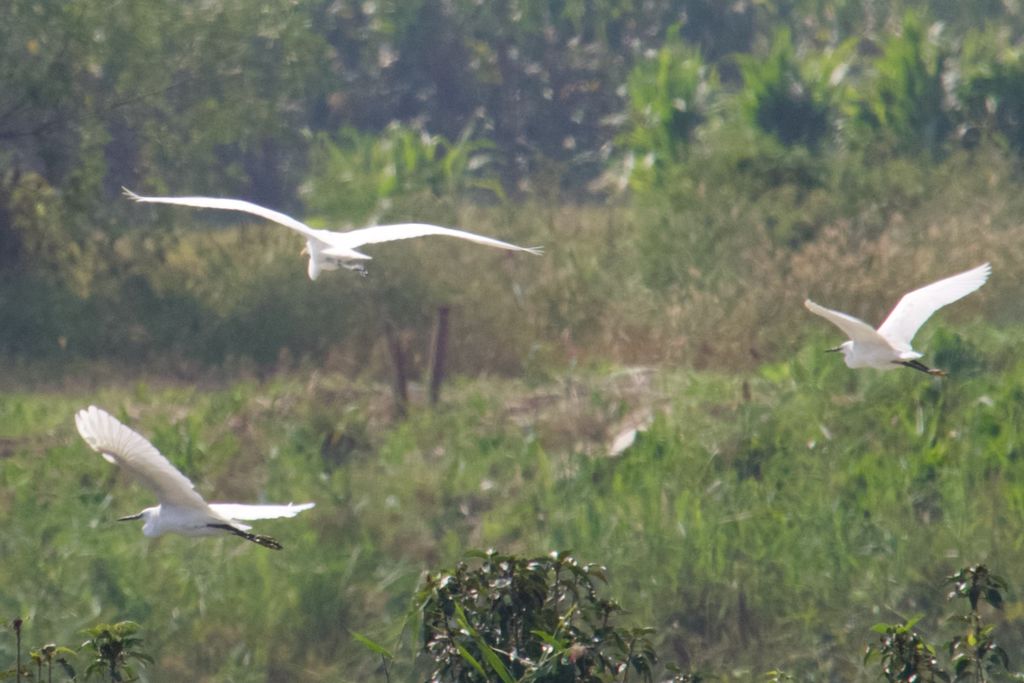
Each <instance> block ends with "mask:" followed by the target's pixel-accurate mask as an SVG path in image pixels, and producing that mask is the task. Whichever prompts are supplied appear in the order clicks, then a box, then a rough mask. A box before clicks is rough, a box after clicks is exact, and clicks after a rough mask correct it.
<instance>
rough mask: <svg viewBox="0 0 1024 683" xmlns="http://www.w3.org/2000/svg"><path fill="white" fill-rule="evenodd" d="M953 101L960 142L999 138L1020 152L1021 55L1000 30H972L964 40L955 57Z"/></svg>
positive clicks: (1023, 114) (1023, 126) (1023, 106)
mask: <svg viewBox="0 0 1024 683" xmlns="http://www.w3.org/2000/svg"><path fill="white" fill-rule="evenodd" d="M959 72H960V73H959V80H958V85H957V90H956V94H957V98H958V100H959V102H960V105H961V108H962V111H961V112H960V114H961V119H962V120H961V126H962V134H961V137H962V140H963V141H964V143H965V144H977V139H976V138H980V137H988V136H1001V137H1002V138H1004V139H1005V140H1006V142H1007V143H1008V144H1009V146H1010V147H1011V148H1012V149H1013V150H1014V151H1015V152H1016V153H1017V154H1018V155H1020V154H1021V153H1022V152H1024V123H1022V122H1024V95H1022V93H1024V52H1022V50H1021V49H1020V48H1019V47H1017V46H1015V45H1013V44H1011V43H1010V40H1009V37H1008V36H1007V34H1006V31H1005V30H1004V29H1003V28H1002V27H999V28H988V29H986V30H975V31H972V32H970V33H968V34H967V35H966V36H965V37H964V41H963V47H962V50H961V55H960V58H959Z"/></svg>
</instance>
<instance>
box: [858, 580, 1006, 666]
mask: <svg viewBox="0 0 1024 683" xmlns="http://www.w3.org/2000/svg"><path fill="white" fill-rule="evenodd" d="M945 583H946V584H947V585H950V586H952V590H950V592H949V595H948V596H947V597H948V599H953V598H966V599H967V602H968V604H969V605H970V611H969V612H968V613H967V614H958V615H954V616H953V617H952V619H951V620H952V621H954V622H957V623H960V624H963V625H965V626H966V627H967V632H966V633H963V634H957V635H954V636H953V637H952V638H951V639H950V640H949V641H948V643H947V644H946V646H945V650H946V652H947V654H948V656H949V667H950V668H949V669H948V670H947V669H945V668H943V667H942V664H941V662H940V661H939V657H938V656H937V654H936V648H935V646H933V645H931V644H930V643H928V642H927V641H925V640H924V639H923V638H922V637H921V636H920V635H919V634H918V633H917V632H916V631H914V630H913V628H914V626H915V625H916V624H917V622H918V621H920V619H921V617H920V616H918V617H915V618H914V619H911V620H910V621H908V622H907V623H905V624H877V625H875V626H874V627H873V630H875V631H877V632H878V633H880V634H882V637H881V644H880V645H877V646H869V647H868V652H867V655H866V656H865V662H867V661H868V660H870V659H871V658H873V657H874V656H878V658H879V660H880V663H881V667H882V674H883V675H884V676H885V677H886V680H889V681H906V682H907V683H912V682H914V681H945V682H947V683H948V682H949V681H978V682H979V683H980V682H983V681H992V680H999V677H1000V673H1001V672H1009V669H1010V658H1009V656H1008V655H1007V653H1006V650H1005V649H1004V648H1003V647H1002V646H1000V645H999V644H997V643H996V642H995V638H994V636H993V631H994V628H995V627H994V626H992V625H985V624H984V622H983V619H982V616H981V613H980V612H979V611H978V603H979V601H981V600H984V601H985V602H987V603H988V604H989V605H990V606H991V607H993V608H995V609H1002V607H1003V592H1004V591H1005V590H1006V588H1007V587H1006V582H1005V580H1003V579H1002V578H1000V577H998V576H995V575H993V574H991V573H990V572H989V570H988V568H987V567H986V566H985V565H976V566H972V567H965V568H962V569H960V570H959V571H958V572H956V573H955V574H952V575H951V576H948V577H946V580H945ZM1016 678H1019V676H1016V677H1015V679H1016Z"/></svg>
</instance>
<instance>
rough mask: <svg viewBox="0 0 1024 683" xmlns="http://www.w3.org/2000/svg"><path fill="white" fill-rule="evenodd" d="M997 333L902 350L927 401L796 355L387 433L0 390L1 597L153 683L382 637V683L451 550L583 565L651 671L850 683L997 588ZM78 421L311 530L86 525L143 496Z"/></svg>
mask: <svg viewBox="0 0 1024 683" xmlns="http://www.w3.org/2000/svg"><path fill="white" fill-rule="evenodd" d="M1020 338H1021V334H1020V330H1019V328H990V327H984V326H980V325H973V326H972V325H968V326H965V327H963V328H958V329H957V331H956V332H955V333H954V332H952V331H951V330H949V329H947V328H944V327H942V326H941V325H933V326H931V327H929V328H928V330H926V333H925V335H924V337H923V346H925V347H926V348H928V350H929V356H928V357H929V358H930V359H931V360H932V361H933V362H934V364H935V365H937V366H939V367H944V368H946V369H948V370H949V371H950V372H951V376H950V377H949V378H948V379H946V380H942V381H938V380H933V379H931V378H928V377H925V376H923V375H920V374H918V373H913V372H911V371H899V372H892V373H887V374H881V373H875V372H851V371H849V370H848V369H846V368H845V367H843V366H842V364H841V362H840V361H839V359H837V358H836V357H834V356H826V355H825V354H822V353H820V349H821V348H822V345H823V344H824V343H825V337H824V336H822V338H821V339H819V340H815V341H810V342H808V344H807V345H806V346H804V347H803V348H801V349H798V350H796V351H795V352H794V354H793V356H792V358H791V359H790V360H788V361H785V362H780V363H766V364H762V365H761V366H759V367H757V368H756V369H754V370H752V371H750V372H743V373H730V374H722V373H717V372H712V371H694V370H683V369H671V368H660V369H654V368H636V367H634V368H624V367H623V368H607V367H606V368H603V369H599V368H594V369H591V370H586V371H582V370H580V371H575V372H573V373H571V374H565V375H563V376H560V377H557V378H553V379H551V380H549V381H546V382H533V383H529V384H527V383H523V382H522V381H518V380H500V379H494V378H491V379H487V378H481V379H477V380H459V381H457V382H455V383H454V384H452V385H451V386H449V387H447V389H446V396H445V400H444V403H443V405H442V406H440V407H439V408H438V409H437V410H435V411H431V410H428V409H427V408H426V407H424V406H420V405H414V406H413V409H412V411H411V414H410V416H409V418H408V419H407V420H405V421H402V422H397V421H394V420H393V419H392V418H391V417H390V398H389V395H388V393H387V390H386V388H385V387H382V386H379V385H374V384H372V383H352V382H349V381H347V380H345V379H343V378H342V377H340V376H334V375H329V374H324V373H317V372H294V373H291V374H281V375H276V376H274V377H273V378H271V379H269V380H266V381H263V382H260V381H256V380H249V381H239V382H235V383H228V384H225V385H223V386H219V387H217V386H209V387H206V388H196V387H194V386H184V385H179V386H175V385H173V384H167V383H165V382H153V383H152V384H149V383H146V382H139V383H137V384H134V385H124V384H119V383H116V382H110V383H107V384H105V385H104V386H103V387H102V388H100V389H97V390H91V389H86V388H82V389H79V390H63V391H60V392H48V391H33V392H26V393H6V394H4V396H3V397H2V399H0V437H2V441H0V444H2V446H3V451H2V459H0V511H2V514H3V518H4V520H5V531H4V534H3V535H2V536H0V556H2V557H3V558H4V560H3V562H2V563H0V604H3V605H5V606H6V607H5V610H6V611H7V615H5V618H7V617H14V616H18V615H22V616H24V617H27V623H26V627H25V630H26V643H27V644H29V645H33V646H34V645H35V644H41V643H43V642H48V641H57V642H59V643H67V644H77V643H78V642H79V641H80V640H81V635H80V633H79V631H80V629H82V628H83V627H85V626H87V625H90V624H92V623H94V622H96V621H100V620H107V621H113V620H120V619H132V620H135V621H137V622H139V623H140V624H142V625H143V627H144V635H145V638H146V642H147V645H148V647H149V648H150V651H151V652H152V653H153V654H154V655H155V656H156V660H157V661H156V664H155V665H154V666H153V667H151V669H150V670H149V672H148V674H147V678H148V680H152V681H176V680H183V679H186V678H187V679H189V680H205V681H213V680H233V681H258V680H310V681H314V680H324V681H326V680H332V681H336V680H347V681H366V680H384V677H383V673H382V672H381V671H380V670H379V669H378V665H379V662H378V661H377V660H376V658H375V657H374V656H373V655H372V653H370V652H369V651H368V650H366V649H365V648H363V647H362V646H361V645H359V644H358V643H356V642H355V641H353V640H352V638H351V636H350V634H349V631H350V630H354V631H359V632H361V633H365V634H367V635H369V636H370V637H372V638H374V639H375V640H377V641H378V642H381V643H384V644H386V645H389V646H392V645H395V644H398V649H399V657H398V661H396V663H395V669H394V670H393V671H392V674H393V675H397V676H398V680H413V678H414V677H413V675H412V674H411V673H410V671H409V666H410V665H411V664H410V663H411V662H412V661H413V659H414V655H415V634H416V629H415V624H414V623H407V622H406V615H407V613H408V611H409V609H410V607H411V604H410V600H411V597H412V595H413V592H414V589H415V587H416V586H417V583H418V581H419V580H420V576H421V573H422V572H423V571H424V570H427V569H438V568H441V567H444V566H450V565H451V564H452V563H454V562H455V561H456V560H457V559H459V558H460V557H461V556H462V553H463V552H464V551H466V550H467V549H470V548H486V547H496V548H500V549H502V550H505V551H511V552H517V553H524V554H539V553H544V552H547V551H549V550H552V549H572V550H573V551H574V552H575V553H576V554H577V556H578V557H580V559H581V560H584V561H592V562H599V563H603V564H606V565H607V566H608V568H609V570H610V585H609V587H608V590H607V592H608V594H609V595H610V596H611V597H615V598H616V599H618V600H619V601H620V602H621V603H622V604H623V605H624V606H625V607H626V608H627V609H628V610H629V616H628V617H627V619H628V620H629V621H631V622H635V623H636V624H649V625H652V626H656V627H658V629H659V639H660V643H659V650H660V654H661V656H662V657H663V658H664V659H665V660H666V661H675V662H678V663H680V664H682V665H684V667H693V668H694V669H699V670H702V671H709V672H715V673H718V674H719V675H721V676H723V677H725V678H726V679H735V680H748V679H750V678H751V677H752V676H754V675H755V674H757V673H758V672H763V671H767V670H769V669H781V670H784V671H788V672H790V673H792V674H794V675H797V676H798V678H801V679H804V680H871V679H872V678H873V676H874V673H873V671H872V670H871V669H865V668H864V666H863V664H862V657H863V649H864V646H865V645H866V644H867V643H868V642H871V641H873V639H874V638H875V637H876V636H874V634H872V633H871V631H870V626H871V625H872V624H874V623H877V622H880V621H884V622H896V621H901V620H903V619H906V618H910V617H911V616H913V615H915V614H919V613H920V614H923V615H925V618H924V620H923V621H922V622H921V625H920V628H922V629H924V630H925V631H927V632H929V633H931V634H932V635H933V636H934V639H935V640H938V639H939V637H940V636H941V635H942V634H947V633H949V631H950V628H952V627H951V625H950V624H949V623H947V622H946V621H945V620H944V619H943V618H942V617H943V615H945V614H947V613H949V612H950V611H951V609H952V607H951V606H950V605H948V604H946V602H945V600H944V594H943V591H942V589H941V585H940V584H941V580H942V578H943V577H944V576H946V575H947V574H949V573H951V572H952V571H954V570H956V569H957V568H959V567H961V566H965V565H967V564H970V563H977V562H984V563H987V564H988V565H989V566H990V567H991V568H992V569H993V570H994V571H996V572H998V573H1002V574H1003V575H1004V576H1006V577H1007V578H1008V580H1009V581H1010V583H1011V587H1015V586H1019V585H1020V582H1021V575H1020V574H1019V567H1020V566H1022V564H1024V544H1022V543H1021V537H1022V534H1024V461H1022V458H1021V457H1020V443H1019V434H1018V425H1019V424H1020V420H1021V415H1020V412H1021V405H1024V404H1022V402H1021V394H1020V392H1021V389H1020V386H1021V380H1022V378H1024V362H1022V361H1021V360H1020V359H1021V358H1022V357H1024V355H1022V351H1024V348H1022V346H1024V344H1022V342H1020V341H1019V339H1020ZM414 394H415V392H414ZM88 403H96V404H98V405H100V406H103V407H105V408H107V409H108V410H111V411H113V412H115V413H116V414H118V415H119V416H120V417H121V418H122V419H123V420H125V421H126V422H127V423H129V424H130V425H132V426H133V427H135V428H137V429H138V430H140V431H141V432H142V433H144V434H146V435H148V436H149V437H151V438H152V440H153V441H154V443H155V444H156V445H157V446H158V447H160V448H161V449H162V450H163V451H164V452H165V453H167V454H169V455H170V457H171V459H172V460H173V461H174V462H175V463H176V464H177V466H179V467H180V468H181V469H182V470H183V471H184V472H185V473H186V474H188V475H189V476H191V477H192V478H193V479H194V480H195V481H196V482H197V484H198V487H199V489H200V491H201V492H202V493H203V494H204V495H206V496H207V497H208V498H211V499H220V498H222V499H225V500H247V501H264V500H265V501H278V502H287V501H296V502H299V501H305V500H314V501H316V502H317V507H316V509H315V510H313V511H312V512H311V513H307V515H304V516H302V517H299V518H297V519H295V520H289V521H280V522H274V521H270V522H265V523H261V524H260V525H259V530H261V531H264V532H266V533H270V534H272V535H274V536H277V537H278V538H279V539H280V540H281V541H282V542H283V543H284V545H285V546H286V547H285V550H284V551H283V552H280V553H274V552H269V551H266V550H264V549H262V548H259V547H257V546H255V545H251V544H246V543H242V542H241V541H238V540H237V539H231V538H228V539H200V540H196V539H186V538H181V537H175V536H171V537H165V538H163V539H159V540H156V541H150V540H147V539H144V538H143V537H142V536H141V534H140V530H139V529H138V528H137V526H136V525H129V524H123V525H122V524H117V523H114V522H113V520H114V519H115V518H116V517H118V516H120V515H123V514H129V513H133V512H135V511H136V510H137V509H140V508H141V507H144V506H146V505H149V504H151V499H150V496H149V495H148V493H146V492H145V491H144V490H142V489H140V488H139V487H138V486H135V485H132V484H129V482H128V480H127V479H126V478H125V477H123V476H121V475H120V474H119V473H118V471H117V470H116V469H115V468H113V467H111V466H109V465H108V464H107V463H105V462H103V461H102V459H100V458H99V457H97V456H95V454H93V453H92V452H91V451H89V450H88V449H87V448H86V446H85V445H84V443H82V442H81V441H80V439H79V438H78V436H77V434H76V433H75V432H74V428H73V422H72V414H73V411H74V410H75V409H76V408H78V407H81V406H84V405H86V404H88ZM648 415H650V416H652V418H653V424H652V425H651V427H650V429H649V430H648V431H646V432H644V433H642V434H640V435H639V436H638V438H637V441H636V442H635V443H634V445H633V446H632V447H631V448H629V449H627V450H626V451H625V452H623V453H622V454H620V455H618V456H615V457H611V456H609V455H608V446H609V443H610V441H611V440H612V439H613V437H614V436H615V435H616V433H617V432H618V431H619V430H620V429H622V428H623V427H624V426H628V425H629V424H632V423H634V422H636V421H641V420H643V419H644V418H646V417H647V416H648ZM1011 595H1012V593H1011ZM1022 616H1024V615H1022V612H1021V609H1020V607H1019V603H1016V602H1015V601H1011V604H1010V606H1009V608H1008V609H1007V610H1005V612H1004V613H1000V614H997V615H992V618H993V619H994V620H995V621H996V622H997V634H998V637H999V639H1000V640H1001V641H1002V642H1003V643H1004V645H1006V646H1007V648H1008V650H1009V651H1010V652H1011V653H1016V652H1020V651H1022V649H1024V638H1022V634H1024V628H1022V627H1024V624H1022ZM403 627H404V631H403ZM4 661H12V662H13V639H11V638H4V639H3V640H0V662H4ZM1013 664H1014V665H1015V666H1016V667H1018V668H1020V667H1021V666H1022V665H1024V662H1022V661H1019V658H1018V657H1014V658H1013ZM392 680H395V679H394V678H393V679H392Z"/></svg>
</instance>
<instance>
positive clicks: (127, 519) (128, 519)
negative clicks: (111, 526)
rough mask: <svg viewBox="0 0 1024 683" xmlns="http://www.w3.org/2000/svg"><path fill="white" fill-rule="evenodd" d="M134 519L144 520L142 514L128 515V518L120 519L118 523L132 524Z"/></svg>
mask: <svg viewBox="0 0 1024 683" xmlns="http://www.w3.org/2000/svg"><path fill="white" fill-rule="evenodd" d="M133 519H142V513H141V512H140V513H139V514H137V515H128V516H127V517H118V518H117V521H119V522H130V521H132V520H133Z"/></svg>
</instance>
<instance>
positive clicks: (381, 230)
mask: <svg viewBox="0 0 1024 683" xmlns="http://www.w3.org/2000/svg"><path fill="white" fill-rule="evenodd" d="M337 234H338V235H339V239H338V243H340V244H342V245H344V246H346V247H348V248H349V249H356V248H358V247H361V246H363V245H364V244H378V243H380V242H394V241H395V240H407V239H412V238H414V237H429V236H431V235H440V236H443V237H455V238H458V239H463V240H468V241H470V242H475V243H476V244H483V245H485V246H488V247H495V248H497V249H508V250H510V251H525V252H527V253H529V254H534V255H537V256H539V255H541V254H543V253H544V249H543V248H542V247H520V246H516V245H515V244H510V243H508V242H503V241H501V240H496V239H494V238H492V237H484V236H483V235H477V234H476V233H473V232H467V231H465V230H457V229H455V228H445V227H443V226H440V225H431V224H430V223H396V224H394V225H375V226H373V227H369V228H360V229H358V230H350V231H348V232H342V233H337Z"/></svg>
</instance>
